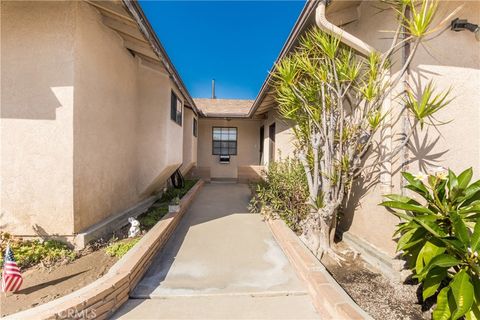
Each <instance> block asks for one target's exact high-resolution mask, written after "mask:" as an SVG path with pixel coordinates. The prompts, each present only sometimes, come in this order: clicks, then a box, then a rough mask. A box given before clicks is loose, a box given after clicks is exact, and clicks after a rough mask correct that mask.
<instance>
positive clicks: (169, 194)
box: [160, 180, 198, 203]
mask: <svg viewBox="0 0 480 320" xmlns="http://www.w3.org/2000/svg"><path fill="white" fill-rule="evenodd" d="M197 181H198V180H185V186H184V187H183V188H180V189H176V188H168V189H167V191H165V192H164V193H163V194H162V197H161V198H160V201H161V202H167V203H168V202H170V201H171V200H173V199H175V198H177V197H178V198H182V197H183V196H184V195H185V194H187V192H188V191H189V190H190V189H191V188H192V187H193V186H194V185H195V183H197Z"/></svg>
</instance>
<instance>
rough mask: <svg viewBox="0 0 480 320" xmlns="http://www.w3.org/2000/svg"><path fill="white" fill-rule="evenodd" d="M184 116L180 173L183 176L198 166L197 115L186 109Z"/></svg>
mask: <svg viewBox="0 0 480 320" xmlns="http://www.w3.org/2000/svg"><path fill="white" fill-rule="evenodd" d="M183 110H184V114H183V162H182V167H181V168H180V171H181V172H182V174H186V173H188V171H190V169H192V167H194V166H196V164H197V140H198V137H195V136H194V135H193V119H197V116H196V115H195V113H194V112H193V111H192V110H191V109H189V108H184V109H183ZM197 136H198V119H197Z"/></svg>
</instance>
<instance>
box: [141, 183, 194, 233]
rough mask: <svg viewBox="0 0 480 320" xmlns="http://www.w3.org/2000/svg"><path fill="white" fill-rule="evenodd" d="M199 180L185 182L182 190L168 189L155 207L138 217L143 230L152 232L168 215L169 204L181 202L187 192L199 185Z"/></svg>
mask: <svg viewBox="0 0 480 320" xmlns="http://www.w3.org/2000/svg"><path fill="white" fill-rule="evenodd" d="M197 181H198V180H185V186H184V187H183V188H180V189H176V188H168V189H167V190H166V191H165V192H164V193H163V194H162V197H161V198H160V200H159V201H158V202H157V203H156V205H155V207H151V208H150V209H149V210H148V211H147V212H146V213H144V214H142V215H140V216H139V217H138V221H140V226H141V228H142V229H143V230H150V229H151V228H152V227H153V226H154V225H155V224H156V223H157V222H158V221H160V219H162V218H163V217H164V216H165V215H166V214H167V213H168V204H169V203H171V202H172V201H174V200H175V201H176V202H180V198H182V197H183V196H184V195H185V194H187V192H188V191H189V190H190V189H191V188H192V187H193V186H194V185H195V183H197Z"/></svg>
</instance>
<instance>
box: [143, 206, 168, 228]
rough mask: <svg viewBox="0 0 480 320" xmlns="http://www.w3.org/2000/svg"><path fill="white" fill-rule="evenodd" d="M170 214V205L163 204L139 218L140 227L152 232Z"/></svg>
mask: <svg viewBox="0 0 480 320" xmlns="http://www.w3.org/2000/svg"><path fill="white" fill-rule="evenodd" d="M167 213H168V205H167V204H165V203H163V204H161V205H160V206H159V207H157V208H154V209H151V210H149V211H147V212H146V213H145V214H142V215H141V216H139V217H138V220H139V221H140V226H141V228H142V229H144V230H150V229H151V228H152V227H153V226H154V225H155V224H156V223H157V222H158V221H160V219H162V218H163V216H165V215H166V214H167Z"/></svg>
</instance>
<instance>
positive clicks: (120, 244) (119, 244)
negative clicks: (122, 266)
mask: <svg viewBox="0 0 480 320" xmlns="http://www.w3.org/2000/svg"><path fill="white" fill-rule="evenodd" d="M138 241H140V238H128V239H124V240H120V241H116V242H113V243H111V244H110V245H108V247H107V248H106V249H105V253H106V254H108V255H109V256H111V257H117V258H121V257H123V256H124V255H125V254H126V253H127V252H128V250H130V249H131V248H133V246H134V245H135V244H137V242H138Z"/></svg>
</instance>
